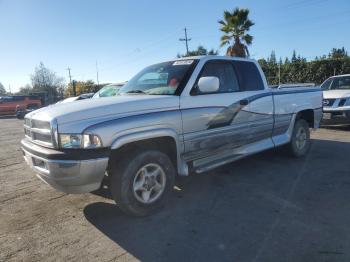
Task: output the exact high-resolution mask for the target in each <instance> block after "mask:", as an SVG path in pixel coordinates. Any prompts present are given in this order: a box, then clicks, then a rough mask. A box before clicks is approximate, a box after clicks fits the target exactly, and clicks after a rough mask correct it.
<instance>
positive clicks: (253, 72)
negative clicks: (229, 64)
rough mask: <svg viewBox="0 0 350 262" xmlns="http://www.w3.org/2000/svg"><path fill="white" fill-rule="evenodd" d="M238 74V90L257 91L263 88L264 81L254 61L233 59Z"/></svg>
mask: <svg viewBox="0 0 350 262" xmlns="http://www.w3.org/2000/svg"><path fill="white" fill-rule="evenodd" d="M233 66H234V68H235V71H236V73H237V76H238V82H239V86H240V91H257V90H263V89H264V82H263V80H262V78H261V74H260V71H259V70H258V67H257V66H256V64H255V63H253V62H249V61H233Z"/></svg>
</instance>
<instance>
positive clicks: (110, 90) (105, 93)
mask: <svg viewBox="0 0 350 262" xmlns="http://www.w3.org/2000/svg"><path fill="white" fill-rule="evenodd" d="M123 85H125V83H116V84H108V85H105V86H104V87H102V88H101V89H100V90H99V91H98V92H96V93H95V94H94V96H93V98H101V97H111V96H116V95H118V92H119V89H120V88H121V87H122V86H123Z"/></svg>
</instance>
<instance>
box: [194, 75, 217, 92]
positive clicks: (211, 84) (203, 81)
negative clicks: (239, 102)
mask: <svg viewBox="0 0 350 262" xmlns="http://www.w3.org/2000/svg"><path fill="white" fill-rule="evenodd" d="M219 87H220V80H219V78H217V77H216V76H203V77H201V78H199V81H198V89H199V91H200V92H201V93H214V92H217V91H218V90H219Z"/></svg>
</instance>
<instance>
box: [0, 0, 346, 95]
mask: <svg viewBox="0 0 350 262" xmlns="http://www.w3.org/2000/svg"><path fill="white" fill-rule="evenodd" d="M235 7H240V8H248V9H249V10H250V19H251V20H253V22H254V23H255V25H254V26H253V27H252V28H251V30H250V34H251V35H253V37H254V39H253V43H252V45H251V46H250V47H249V50H250V53H251V56H252V57H253V58H254V59H259V58H263V57H264V58H266V57H268V56H269V55H270V54H271V51H272V50H274V51H275V53H276V56H277V58H279V57H282V58H284V57H286V56H288V57H291V55H292V52H293V50H296V52H297V53H298V54H300V55H302V56H304V57H306V58H307V59H309V60H310V59H313V58H314V57H315V56H321V55H324V54H328V53H329V51H330V50H331V49H332V48H333V47H337V48H340V47H343V46H344V47H345V48H346V49H347V50H348V51H349V52H350V34H349V24H350V0H288V1H281V0H264V1H261V0H234V1H233V0H215V1H212V0H201V1H189V0H176V1H166V0H137V1H136V0H114V1H112V0H110V1H108V0H100V1H98V0H55V1H54V0H51V1H47V0H0V82H1V83H2V84H3V85H4V86H5V88H6V89H7V90H8V91H9V89H11V91H12V92H15V91H18V90H19V88H20V87H21V86H24V85H26V84H30V75H31V74H32V73H33V72H34V69H35V67H36V66H37V65H38V64H39V63H40V62H43V63H44V64H45V66H47V67H48V68H50V69H51V70H52V71H54V72H55V73H56V74H57V75H58V76H61V77H64V78H65V81H66V82H69V77H68V70H67V68H68V67H69V68H71V74H72V78H73V79H75V80H89V79H91V80H93V81H95V82H96V62H97V67H98V71H99V82H100V83H107V82H109V83H111V82H120V81H125V80H128V79H129V78H130V77H132V76H133V75H134V74H135V73H137V72H138V71H140V70H141V69H142V68H143V67H145V66H147V65H149V64H154V63H157V62H161V61H164V60H170V59H173V58H175V57H176V55H177V54H178V53H185V51H186V49H185V44H184V42H180V41H179V38H183V37H184V28H185V27H186V28H187V29H188V36H189V38H191V41H190V42H189V48H190V49H196V48H197V47H198V45H203V46H204V47H206V48H208V49H211V48H214V49H217V50H219V53H220V54H222V55H223V54H225V51H226V47H222V48H220V36H221V32H220V30H219V24H218V20H220V19H221V18H222V16H223V11H224V10H233V9H234V8H235Z"/></svg>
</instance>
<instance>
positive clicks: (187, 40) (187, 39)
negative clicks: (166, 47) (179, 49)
mask: <svg viewBox="0 0 350 262" xmlns="http://www.w3.org/2000/svg"><path fill="white" fill-rule="evenodd" d="M184 30H185V38H180V39H179V41H181V42H183V41H185V43H186V55H188V42H189V41H191V38H187V28H186V27H185V29H184Z"/></svg>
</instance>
